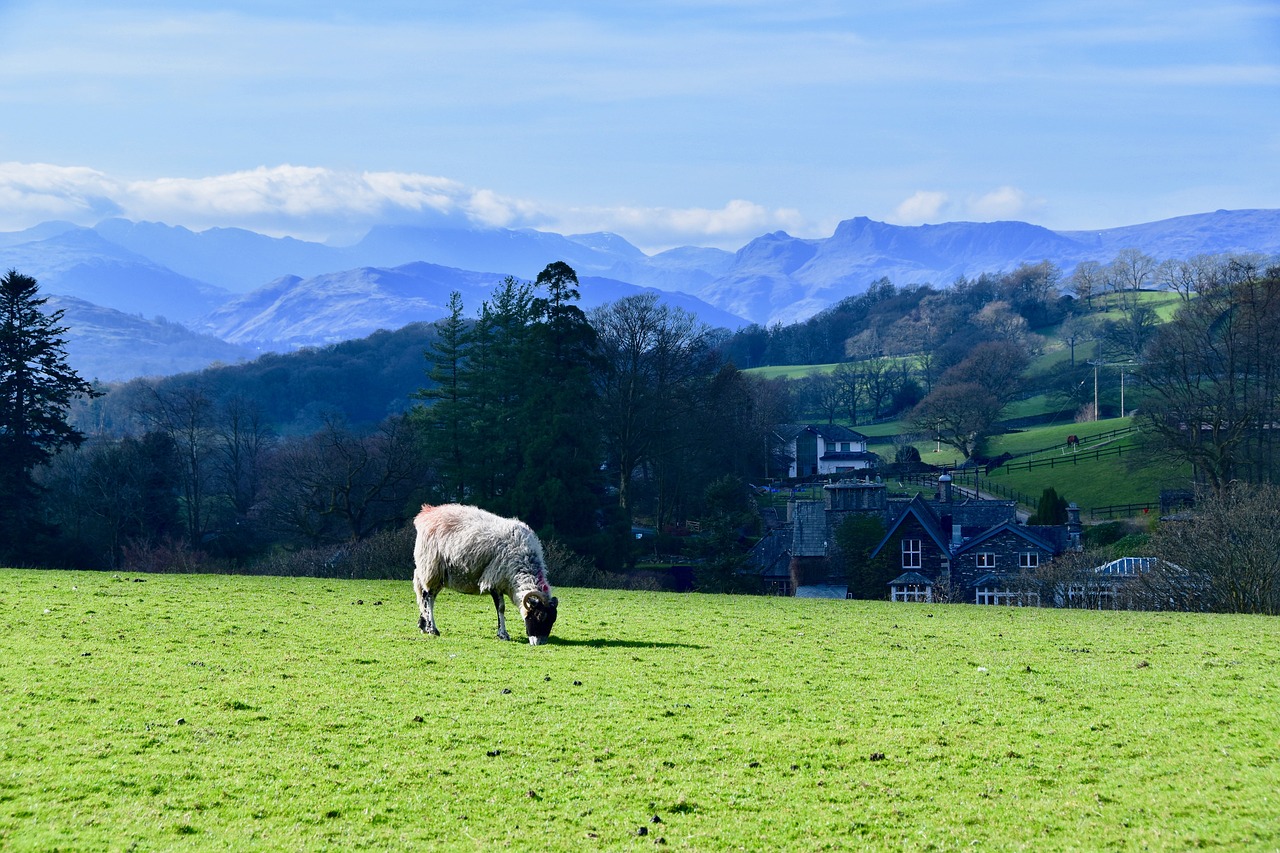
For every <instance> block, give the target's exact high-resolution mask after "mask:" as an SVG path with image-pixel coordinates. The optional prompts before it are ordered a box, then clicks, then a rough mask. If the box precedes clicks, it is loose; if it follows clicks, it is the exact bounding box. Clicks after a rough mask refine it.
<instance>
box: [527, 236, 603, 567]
mask: <svg viewBox="0 0 1280 853" xmlns="http://www.w3.org/2000/svg"><path fill="white" fill-rule="evenodd" d="M534 285H535V287H536V288H541V289H545V291H546V294H547V295H546V296H545V297H542V296H538V297H535V298H534V300H533V303H532V317H531V325H530V329H529V341H528V344H529V347H528V351H527V354H526V359H525V377H524V382H525V398H524V400H523V401H522V413H521V422H522V425H523V429H524V430H525V431H526V439H525V445H524V458H523V460H522V464H521V469H520V474H519V476H518V477H517V478H516V493H515V496H514V501H513V503H514V506H513V509H514V510H515V511H516V512H517V513H518V514H519V516H520V517H521V518H522V519H524V520H525V521H526V522H527V523H528V524H530V525H531V526H532V527H534V529H535V530H539V531H540V532H545V533H547V534H548V535H551V534H556V535H560V536H562V537H565V538H566V540H567V541H568V542H569V543H570V544H572V543H573V542H574V541H575V540H578V541H580V540H581V539H582V538H583V537H585V536H588V535H590V534H591V533H593V532H594V531H595V528H596V506H597V503H598V500H597V498H596V492H597V489H596V488H595V487H596V484H597V481H598V480H599V478H600V474H599V467H600V456H601V454H600V441H599V437H598V436H599V427H598V422H597V419H596V401H597V398H596V389H595V386H594V384H593V375H592V374H593V370H592V368H593V367H594V365H595V362H596V360H597V353H598V347H599V342H598V339H597V336H596V332H595V330H594V329H593V328H592V327H591V325H590V324H589V323H588V322H587V317H586V315H585V314H584V313H583V312H582V309H581V308H579V307H578V305H577V304H576V303H577V301H578V299H579V298H580V295H579V291H578V287H579V285H578V275H577V273H575V272H574V270H573V268H572V267H570V266H569V265H568V264H566V263H564V262H563V261H556V262H555V263H551V264H548V265H547V266H546V267H545V268H544V269H543V270H542V272H540V273H538V278H537V280H536V281H535V282H534Z"/></svg>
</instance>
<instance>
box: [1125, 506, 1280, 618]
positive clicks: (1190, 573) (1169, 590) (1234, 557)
mask: <svg viewBox="0 0 1280 853" xmlns="http://www.w3.org/2000/svg"><path fill="white" fill-rule="evenodd" d="M1152 547H1153V550H1154V551H1155V553H1156V555H1157V556H1158V557H1159V558H1160V563H1159V564H1158V565H1157V566H1156V567H1155V568H1153V569H1152V570H1151V571H1149V572H1147V573H1146V574H1145V575H1144V576H1143V581H1142V582H1143V587H1144V591H1145V592H1146V593H1147V595H1148V598H1149V602H1150V603H1151V604H1152V605H1153V606H1161V607H1169V608H1171V609H1179V610H1205V611H1213V612H1220V613H1265V614H1271V615H1276V614H1280V487H1277V486H1274V485H1271V484H1269V483H1267V484H1259V485H1249V484H1245V483H1234V484H1232V485H1231V486H1230V487H1229V488H1226V489H1223V490H1222V491H1220V492H1218V493H1216V494H1214V493H1211V492H1207V491H1206V492H1205V493H1203V494H1202V495H1201V496H1200V499H1199V500H1198V501H1197V504H1196V508H1195V510H1194V512H1192V513H1191V514H1190V515H1189V516H1188V517H1187V518H1185V519H1181V520H1176V521H1166V522H1164V523H1163V524H1161V526H1160V528H1159V530H1157V531H1156V533H1155V535H1154V536H1153V538H1152Z"/></svg>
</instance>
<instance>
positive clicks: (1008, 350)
mask: <svg viewBox="0 0 1280 853" xmlns="http://www.w3.org/2000/svg"><path fill="white" fill-rule="evenodd" d="M1030 363H1031V360H1030V358H1028V356H1027V351H1026V349H1024V348H1023V347H1022V346H1020V345H1019V344H1016V343H1013V342H1012V341H984V342H982V343H980V344H978V345H977V346H975V347H973V348H972V349H971V350H970V351H969V354H968V355H967V356H966V357H965V358H964V360H963V361H961V362H960V363H959V364H957V365H955V366H953V367H950V368H948V369H947V370H946V372H944V373H943V374H942V377H941V378H940V379H939V380H938V382H939V384H940V385H942V386H946V385H956V384H963V383H972V384H974V385H977V386H978V387H980V388H982V389H983V390H984V391H986V392H987V394H989V395H990V396H992V397H994V398H995V399H996V401H997V402H998V404H999V405H998V406H997V410H996V411H995V412H993V413H992V420H995V419H996V418H998V417H999V416H1000V411H1001V410H1003V409H1004V407H1005V406H1007V405H1009V404H1010V403H1012V402H1013V401H1014V400H1015V399H1016V398H1017V396H1018V394H1020V393H1021V392H1022V385H1023V381H1022V374H1023V373H1024V372H1025V371H1026V369H1027V366H1028V365H1029V364H1030Z"/></svg>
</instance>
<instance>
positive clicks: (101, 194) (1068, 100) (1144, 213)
mask: <svg viewBox="0 0 1280 853" xmlns="http://www.w3.org/2000/svg"><path fill="white" fill-rule="evenodd" d="M0 116H2V117H3V119H4V120H3V121H2V122H0V230H16V229H19V228H23V227H27V226H29V225H32V224H35V223H37V222H40V221H43V220H47V219H55V218H57V219H69V220H72V221H76V222H81V223H84V224H92V223H93V222H95V221H97V219H99V218H101V217H103V216H107V215H122V216H126V217H128V218H130V219H147V220H158V221H164V222H169V223H170V224H180V225H186V226H188V227H191V228H196V229H200V228H206V227H210V226H216V225H223V226H242V227H247V228H254V229H256V230H261V231H266V232H270V233H278V234H285V233H288V234H294V235H297V236H301V237H306V238H312V239H332V240H337V241H342V240H347V239H351V238H353V237H355V236H358V235H359V234H360V233H362V231H363V230H364V229H366V228H367V227H368V226H369V225H370V224H372V223H374V222H378V221H395V222H433V221H467V222H472V223H481V224H492V225H503V226H509V227H524V226H529V227H536V228H543V229H548V230H555V231H561V232H566V233H569V232H583V231H596V230H609V231H614V232H617V233H619V234H621V235H623V236H624V237H626V238H628V239H630V240H631V241H632V242H634V243H636V244H638V245H640V246H643V247H645V248H647V249H651V250H652V249H658V248H663V247H667V246H672V245H681V244H693V245H717V246H722V247H725V248H737V247H738V246H740V245H742V244H743V243H745V242H746V241H747V240H749V239H750V238H752V237H754V236H757V235H759V234H761V233H765V232H768V231H773V230H778V229H782V230H786V231H788V232H789V233H792V234H795V235H798V236H815V237H816V236H826V235H829V234H830V233H831V231H832V229H833V228H834V226H835V224H836V223H837V222H839V221H840V220H842V219H848V218H851V217H854V216H870V217H871V218H873V219H879V220H884V221H889V222H896V223H900V224H912V225H913V224H921V223H926V222H942V221H948V220H971V221H989V220H996V219H1022V220H1025V221H1029V222H1035V223H1038V224H1041V225H1045V226H1048V227H1051V228H1060V229H1092V228H1105V227H1111V226H1117V225H1125V224H1133V223H1137V222H1146V221H1152V220H1157V219H1163V218H1167V217H1171V216H1177V215H1181V214H1187V213H1197V212H1204V211H1209V210H1215V209H1219V208H1249V207H1268V208H1275V207H1280V3H1277V2H1275V0H1239V2H1233V0H1222V2H1211V3H1206V2H1204V1H1203V0H1196V2H1187V1H1186V0H1151V2H1141V0H1139V2H1123V0H1121V2H1117V0H1110V2H1094V0H1071V2H1042V1H1041V0H1024V2H1018V3H990V2H950V1H949V0H897V2H878V3H866V2H826V0H810V2H807V3H804V4H793V3H774V2H753V1H752V0H704V2H664V0H655V2H646V3H630V2H606V3H602V2H545V3H533V2H529V3H524V2H497V3H485V2H478V0H473V2H420V3H417V2H407V0H406V2H377V0H367V2H363V3H345V2H342V3H340V2H325V0H310V1H309V2H289V1H288V0H253V2H200V0H194V2H185V3H181V4H174V3H169V2H138V0H135V2H129V0H124V2H112V3H106V4H103V3H98V2H59V0H50V2H3V0H0Z"/></svg>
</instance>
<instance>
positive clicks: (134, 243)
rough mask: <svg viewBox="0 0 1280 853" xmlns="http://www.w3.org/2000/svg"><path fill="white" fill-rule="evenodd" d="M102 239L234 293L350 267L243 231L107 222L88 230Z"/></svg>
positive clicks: (338, 255) (318, 246)
mask: <svg viewBox="0 0 1280 853" xmlns="http://www.w3.org/2000/svg"><path fill="white" fill-rule="evenodd" d="M94 230H95V231H97V233H98V234H100V235H101V236H102V237H103V238H104V239H106V240H109V241H111V242H112V243H115V244H116V245H118V246H122V247H123V248H125V249H128V250H129V251H131V252H135V253H137V254H139V255H142V256H144V257H147V258H149V259H150V260H152V261H154V262H155V263H157V264H161V265H163V266H165V267H168V268H169V269H171V270H173V271H174V272H177V273H180V274H182V275H185V276H189V277H191V278H194V279H198V280H200V281H207V282H211V283H213V284H216V285H217V286H219V287H222V288H226V289H227V290H229V291H232V292H235V293H243V292H246V291H249V290H253V289H254V288H257V287H261V286H262V285H263V284H265V283H266V282H268V281H272V280H274V279H276V278H279V277H280V276H283V275H301V276H313V275H319V274H321V273H325V272H331V271H333V270H335V269H346V268H348V267H351V266H354V264H353V263H351V258H350V257H349V256H348V253H347V251H346V250H344V249H337V248H334V247H332V246H326V245H324V244H323V243H311V242H307V241H305V240H295V239H294V238H292V237H268V236H266V235H263V234H258V233H256V232H253V231H246V230H244V229H243V228H210V229H208V230H206V231H198V232H197V231H191V230H188V229H186V228H182V227H180V226H173V225H164V224H162V223H159V222H130V221H129V220H127V219H107V220H104V221H102V222H100V223H98V225H96V226H95V227H94Z"/></svg>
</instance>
